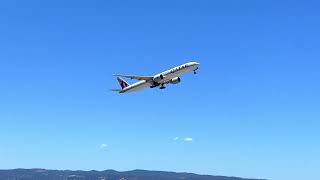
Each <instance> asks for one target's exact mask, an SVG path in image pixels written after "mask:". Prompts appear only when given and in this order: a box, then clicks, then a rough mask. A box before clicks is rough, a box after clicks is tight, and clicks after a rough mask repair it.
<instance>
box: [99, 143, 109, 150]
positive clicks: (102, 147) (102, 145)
mask: <svg viewBox="0 0 320 180" xmlns="http://www.w3.org/2000/svg"><path fill="white" fill-rule="evenodd" d="M107 147H108V145H107V144H101V145H100V149H106V148H107Z"/></svg>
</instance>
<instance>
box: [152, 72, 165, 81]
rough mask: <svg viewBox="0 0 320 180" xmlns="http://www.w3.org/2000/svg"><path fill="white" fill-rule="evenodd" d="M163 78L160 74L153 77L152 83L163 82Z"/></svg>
mask: <svg viewBox="0 0 320 180" xmlns="http://www.w3.org/2000/svg"><path fill="white" fill-rule="evenodd" d="M163 78H164V77H163V75H162V74H160V75H157V76H155V77H154V78H153V81H155V82H159V81H161V80H163Z"/></svg>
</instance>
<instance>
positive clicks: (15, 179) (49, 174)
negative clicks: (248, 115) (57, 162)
mask: <svg viewBox="0 0 320 180" xmlns="http://www.w3.org/2000/svg"><path fill="white" fill-rule="evenodd" d="M0 180H249V179H245V178H237V177H224V176H209V175H197V174H191V173H174V172H162V171H146V170H134V171H125V172H118V171H114V170H106V171H69V170H46V169H13V170H0ZM250 180H253V179H250Z"/></svg>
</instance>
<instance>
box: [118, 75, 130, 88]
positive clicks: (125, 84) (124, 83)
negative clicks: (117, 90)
mask: <svg viewBox="0 0 320 180" xmlns="http://www.w3.org/2000/svg"><path fill="white" fill-rule="evenodd" d="M117 80H118V81H119V84H120V86H121V88H122V89H124V88H126V87H128V86H129V84H128V83H127V82H126V81H125V80H123V79H122V78H120V77H117Z"/></svg>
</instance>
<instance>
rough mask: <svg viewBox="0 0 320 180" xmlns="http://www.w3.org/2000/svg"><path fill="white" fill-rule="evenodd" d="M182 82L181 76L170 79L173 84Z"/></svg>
mask: <svg viewBox="0 0 320 180" xmlns="http://www.w3.org/2000/svg"><path fill="white" fill-rule="evenodd" d="M180 82H181V79H180V78H179V77H176V78H173V79H171V80H170V83H171V84H178V83H180Z"/></svg>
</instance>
